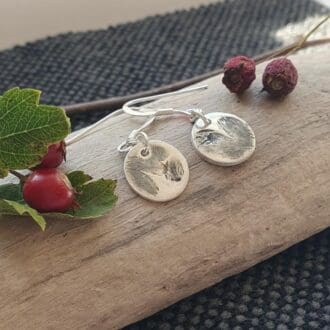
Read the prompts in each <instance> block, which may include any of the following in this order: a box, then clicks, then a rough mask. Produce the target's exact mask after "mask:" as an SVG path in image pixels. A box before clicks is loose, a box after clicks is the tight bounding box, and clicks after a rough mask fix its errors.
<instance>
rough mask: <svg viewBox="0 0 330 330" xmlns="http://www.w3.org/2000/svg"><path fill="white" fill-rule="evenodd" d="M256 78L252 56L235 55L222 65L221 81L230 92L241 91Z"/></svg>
mask: <svg viewBox="0 0 330 330" xmlns="http://www.w3.org/2000/svg"><path fill="white" fill-rule="evenodd" d="M254 79H256V64H255V62H254V60H253V59H252V58H249V57H246V56H241V55H240V56H235V57H233V58H231V59H229V60H228V61H227V62H226V63H225V65H224V74H223V78H222V82H223V83H224V84H225V85H226V87H227V88H228V89H229V90H230V91H231V92H232V93H242V92H244V91H245V90H246V89H248V88H249V87H250V85H251V83H252V81H253V80H254Z"/></svg>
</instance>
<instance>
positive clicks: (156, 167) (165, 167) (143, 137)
mask: <svg viewBox="0 0 330 330" xmlns="http://www.w3.org/2000/svg"><path fill="white" fill-rule="evenodd" d="M153 120H154V118H151V119H150V120H148V121H147V122H146V123H145V124H144V125H143V126H142V127H141V128H140V129H138V130H134V131H133V132H132V133H131V134H130V135H129V137H128V139H127V140H126V141H125V142H124V143H122V144H121V145H120V146H119V147H118V151H119V152H127V155H126V157H125V161H124V172H125V176H126V180H127V182H128V184H129V185H130V187H131V188H132V189H133V190H134V191H135V192H136V193H137V194H138V195H140V196H141V197H143V198H145V199H148V200H151V201H154V202H166V201H170V200H172V199H175V198H176V197H178V196H179V195H180V194H181V193H182V192H183V191H184V190H185V188H186V186H187V184H188V181H189V168H188V164H187V161H186V159H185V157H184V156H183V155H182V154H181V152H180V151H179V150H177V149H176V148H175V147H173V146H172V145H170V144H168V143H165V142H163V141H160V140H150V139H149V138H148V136H147V134H146V133H144V132H143V131H142V130H143V129H144V128H145V127H147V126H148V125H150V124H151V122H152V121H153Z"/></svg>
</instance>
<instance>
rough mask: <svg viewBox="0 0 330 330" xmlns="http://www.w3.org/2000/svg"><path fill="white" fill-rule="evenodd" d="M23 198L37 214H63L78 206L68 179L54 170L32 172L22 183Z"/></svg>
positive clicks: (46, 169)
mask: <svg viewBox="0 0 330 330" xmlns="http://www.w3.org/2000/svg"><path fill="white" fill-rule="evenodd" d="M23 196H24V200H25V201H26V203H27V204H28V205H30V206H31V207H32V208H34V209H36V210H38V211H39V212H65V211H67V210H68V209H70V208H74V207H75V206H77V205H78V204H77V202H76V200H75V191H74V189H73V188H72V185H71V183H70V181H69V179H68V178H67V176H66V175H65V174H64V173H63V172H61V171H60V170H58V169H56V168H40V169H36V170H35V171H33V172H32V173H31V174H30V175H29V177H28V178H27V180H26V181H25V182H24V186H23Z"/></svg>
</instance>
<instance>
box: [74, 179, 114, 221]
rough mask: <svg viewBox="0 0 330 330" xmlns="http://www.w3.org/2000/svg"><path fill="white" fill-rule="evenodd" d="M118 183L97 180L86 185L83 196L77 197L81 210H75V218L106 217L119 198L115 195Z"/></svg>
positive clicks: (82, 191) (82, 192) (83, 188)
mask: <svg viewBox="0 0 330 330" xmlns="http://www.w3.org/2000/svg"><path fill="white" fill-rule="evenodd" d="M116 185H117V182H116V181H113V180H105V179H101V180H97V181H93V182H90V183H87V184H84V185H83V186H82V189H81V194H80V195H78V196H77V202H78V203H79V205H80V208H79V209H77V210H75V212H74V217H75V218H96V217H101V216H103V215H105V214H106V213H107V212H108V211H109V210H110V209H112V208H113V206H114V205H115V204H116V202H117V200H118V197H117V196H116V195H115V194H114V190H115V188H116Z"/></svg>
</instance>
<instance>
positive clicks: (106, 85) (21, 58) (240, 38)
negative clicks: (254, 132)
mask: <svg viewBox="0 0 330 330" xmlns="http://www.w3.org/2000/svg"><path fill="white" fill-rule="evenodd" d="M325 12H326V9H325V8H324V7H322V6H321V5H319V4H317V3H315V2H313V1H310V0H253V1H252V0H227V1H224V2H221V3H217V4H213V5H209V6H204V7H200V8H198V9H193V10H189V11H179V12H176V13H173V14H168V15H164V16H155V17H149V18H146V19H143V20H141V21H138V22H135V23H129V24H123V25H120V26H117V27H110V28H108V29H105V30H98V31H89V32H82V33H67V34H62V35H59V36H56V37H52V38H47V39H44V40H40V41H37V42H33V43H29V44H27V45H25V46H20V47H15V48H12V49H10V50H6V51H3V52H0V75H1V79H0V93H2V92H3V91H5V90H6V89H8V88H10V87H12V86H16V85H18V86H21V87H35V88H39V89H41V90H42V91H43V96H42V101H43V102H45V103H49V104H62V105H63V104H70V103H76V102H83V101H90V100H96V99H102V98H105V97H110V96H119V95H125V94H131V93H135V92H137V91H141V90H148V89H150V88H153V87H158V86H160V85H164V84H168V83H172V82H174V81H179V80H183V79H187V78H190V77H193V76H195V75H197V74H201V73H204V72H207V71H209V70H212V69H215V68H217V67H219V66H222V64H223V63H224V61H225V60H226V58H228V57H230V56H232V55H237V54H246V55H250V56H252V55H256V54H259V53H261V52H263V51H266V50H269V49H271V48H274V47H277V46H279V43H278V41H277V40H276V39H274V33H275V31H276V30H278V29H279V28H281V27H283V26H285V25H286V24H287V23H289V22H299V21H302V20H304V19H305V18H307V17H309V16H313V15H316V14H322V13H325ZM105 114H106V112H98V113H92V114H84V115H76V116H74V117H73V118H72V122H73V127H74V128H80V127H82V126H86V125H88V124H90V123H92V122H93V121H95V120H97V119H99V118H100V117H102V116H104V115H105ZM329 251H330V230H327V231H324V232H323V233H321V234H319V235H317V236H316V237H314V238H312V239H309V240H307V241H305V242H303V243H301V244H299V245H297V246H295V247H293V248H291V249H289V250H288V251H286V252H284V253H282V254H281V255H279V256H277V257H274V258H272V259H270V260H268V261H266V262H264V263H262V264H260V265H258V266H256V267H253V268H252V269H250V270H248V271H246V272H244V273H242V274H241V275H238V276H235V277H232V278H229V279H227V280H225V281H223V282H222V283H220V284H218V285H216V286H214V287H212V288H209V289H207V290H204V291H202V292H201V293H199V294H196V295H194V296H193V297H190V298H188V299H185V300H184V301H182V302H179V303H177V304H175V305H174V306H172V307H170V308H168V309H167V310H165V311H162V312H160V313H158V314H156V315H154V316H152V317H150V318H148V319H147V320H144V321H141V322H139V323H138V324H136V325H133V326H131V327H129V328H128V329H132V330H133V329H163V330H165V329H176V330H180V329H215V328H217V329H279V330H284V329H324V330H325V329H327V330H330V273H329V272H330V262H329V261H330V260H329Z"/></svg>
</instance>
